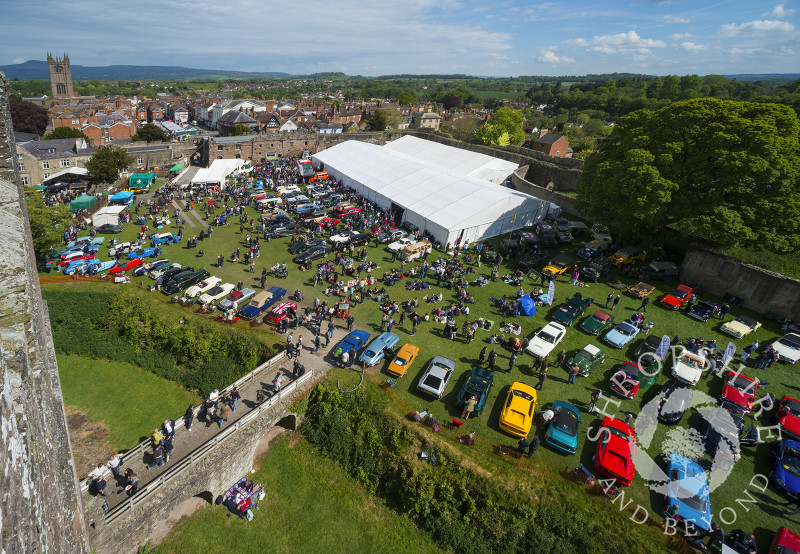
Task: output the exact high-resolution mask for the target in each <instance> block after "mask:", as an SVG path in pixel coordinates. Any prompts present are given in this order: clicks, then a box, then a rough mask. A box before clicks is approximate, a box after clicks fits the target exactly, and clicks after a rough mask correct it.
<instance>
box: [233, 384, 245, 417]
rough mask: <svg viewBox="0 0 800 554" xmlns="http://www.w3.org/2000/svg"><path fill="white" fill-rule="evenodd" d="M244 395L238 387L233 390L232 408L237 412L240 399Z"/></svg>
mask: <svg viewBox="0 0 800 554" xmlns="http://www.w3.org/2000/svg"><path fill="white" fill-rule="evenodd" d="M241 397H242V395H241V393H240V392H239V390H238V389H237V388H236V387H233V390H232V391H231V409H232V410H233V411H234V412H235V411H236V405H237V404H238V403H239V399H240V398H241Z"/></svg>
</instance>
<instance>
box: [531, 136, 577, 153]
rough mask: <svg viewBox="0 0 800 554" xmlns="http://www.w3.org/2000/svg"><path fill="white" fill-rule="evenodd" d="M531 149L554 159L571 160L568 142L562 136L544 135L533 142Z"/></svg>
mask: <svg viewBox="0 0 800 554" xmlns="http://www.w3.org/2000/svg"><path fill="white" fill-rule="evenodd" d="M531 149H532V150H536V151H537V152H541V153H542V154H547V155H548V156H553V157H556V158H571V157H572V150H571V149H570V147H569V141H568V140H567V138H566V137H564V136H563V135H557V134H555V133H546V134H544V135H542V136H540V137H539V138H538V139H536V140H534V141H533V143H532V144H531Z"/></svg>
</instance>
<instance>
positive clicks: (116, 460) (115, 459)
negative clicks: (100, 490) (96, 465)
mask: <svg viewBox="0 0 800 554" xmlns="http://www.w3.org/2000/svg"><path fill="white" fill-rule="evenodd" d="M121 463H122V456H120V455H119V454H114V455H113V456H111V458H109V459H108V462H107V463H106V467H107V468H108V469H110V470H111V473H112V474H113V475H114V478H115V479H119V466H120V464H121Z"/></svg>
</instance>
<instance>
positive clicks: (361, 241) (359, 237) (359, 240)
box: [347, 233, 372, 246]
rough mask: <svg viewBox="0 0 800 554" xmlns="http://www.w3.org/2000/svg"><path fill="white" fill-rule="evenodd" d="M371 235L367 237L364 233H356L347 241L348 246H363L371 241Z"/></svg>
mask: <svg viewBox="0 0 800 554" xmlns="http://www.w3.org/2000/svg"><path fill="white" fill-rule="evenodd" d="M370 238H372V237H370V236H369V235H365V234H363V233H356V234H355V235H353V236H352V237H350V239H349V240H348V241H347V244H352V245H353V246H363V245H365V244H367V243H368V242H369V241H370Z"/></svg>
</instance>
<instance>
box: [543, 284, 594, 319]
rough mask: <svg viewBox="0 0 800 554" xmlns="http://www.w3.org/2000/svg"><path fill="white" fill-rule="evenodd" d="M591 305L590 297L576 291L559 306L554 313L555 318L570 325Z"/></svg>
mask: <svg viewBox="0 0 800 554" xmlns="http://www.w3.org/2000/svg"><path fill="white" fill-rule="evenodd" d="M591 305H592V300H591V299H590V298H583V297H582V296H581V293H579V292H576V293H575V296H573V297H572V298H570V299H569V300H567V301H566V302H564V303H563V304H561V305H560V306H559V307H558V309H557V310H556V311H555V312H554V313H553V319H554V320H555V321H558V322H559V323H561V324H562V325H566V326H570V325H572V323H573V322H574V321H575V320H576V319H578V317H579V316H581V315H583V312H585V311H586V309H587V308H588V307H589V306H591Z"/></svg>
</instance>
